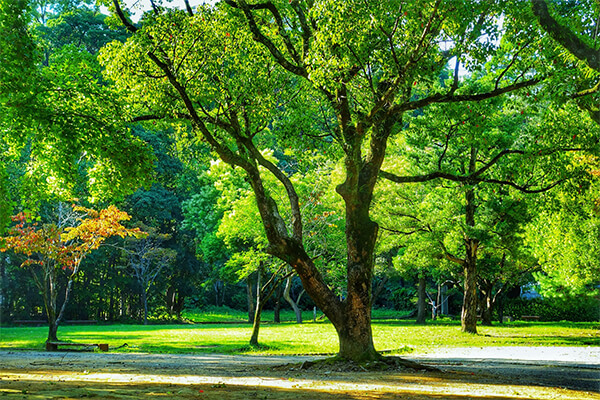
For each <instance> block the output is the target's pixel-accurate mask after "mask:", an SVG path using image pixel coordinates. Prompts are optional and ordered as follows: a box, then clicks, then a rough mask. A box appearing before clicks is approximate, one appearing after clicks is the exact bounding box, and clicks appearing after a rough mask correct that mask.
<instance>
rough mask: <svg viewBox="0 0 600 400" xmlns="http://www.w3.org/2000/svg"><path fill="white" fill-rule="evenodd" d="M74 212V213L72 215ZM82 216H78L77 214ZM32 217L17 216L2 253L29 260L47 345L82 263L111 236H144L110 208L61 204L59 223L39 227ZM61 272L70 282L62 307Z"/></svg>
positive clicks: (119, 212) (67, 300)
mask: <svg viewBox="0 0 600 400" xmlns="http://www.w3.org/2000/svg"><path fill="white" fill-rule="evenodd" d="M73 211H75V213H73ZM77 213H79V214H77ZM29 219H30V217H29V216H27V215H25V214H22V213H21V214H18V215H16V216H15V217H14V220H15V222H17V225H16V226H15V227H14V228H13V229H11V231H10V232H9V235H8V236H7V237H6V238H4V240H3V247H2V248H1V249H0V250H2V252H5V251H6V250H8V249H10V250H12V251H13V252H15V253H20V254H23V255H25V256H26V260H25V261H24V262H23V263H22V264H21V265H22V266H28V267H29V268H30V270H31V272H32V275H33V277H34V281H35V284H36V286H37V287H38V290H39V291H40V293H41V294H42V297H43V299H44V308H45V310H46V315H47V317H48V325H49V330H48V341H56V340H58V338H57V335H56V333H57V330H58V326H59V324H60V323H61V321H62V320H63V317H64V313H65V309H66V306H67V303H68V302H69V297H70V294H71V290H72V286H73V282H74V280H75V277H76V276H77V274H78V273H79V266H80V265H81V262H82V261H83V259H84V258H85V257H86V256H87V255H88V254H89V253H90V252H91V251H93V250H95V249H97V248H98V247H99V246H100V245H101V244H102V243H104V241H105V240H106V239H107V238H108V237H111V236H121V237H125V236H141V235H142V232H141V231H140V230H139V229H128V228H125V227H124V226H123V225H121V223H120V221H124V220H128V219H129V216H128V215H127V214H126V213H124V212H122V211H119V210H118V209H117V208H116V207H114V206H110V207H108V208H106V209H104V210H101V211H100V212H97V211H94V210H91V209H86V208H82V207H75V208H74V209H73V210H71V209H70V207H68V206H65V205H64V204H61V205H60V207H59V210H58V215H57V223H55V224H44V225H42V226H38V223H37V222H31V221H30V220H29ZM60 271H66V278H67V282H66V285H65V295H64V300H63V303H62V304H61V305H60V306H59V305H58V304H57V297H58V291H59V290H60V289H59V284H60V282H59V274H60Z"/></svg>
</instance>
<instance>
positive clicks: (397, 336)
mask: <svg viewBox="0 0 600 400" xmlns="http://www.w3.org/2000/svg"><path fill="white" fill-rule="evenodd" d="M598 328H599V326H598V323H561V322H559V323H549V322H542V323H540V322H530V323H523V322H513V323H508V324H503V325H495V326H492V327H478V331H479V335H470V334H463V333H461V332H460V323H459V322H458V321H449V320H446V321H431V322H430V323H428V324H427V325H424V326H420V325H416V324H415V323H414V321H411V320H402V321H398V320H395V321H394V320H385V321H375V322H374V323H373V336H374V341H375V347H376V348H377V349H380V350H382V351H386V353H390V354H403V353H407V352H410V351H412V350H413V349H414V350H416V351H421V350H426V349H428V348H435V347H460V346H480V347H483V346H516V345H527V346H599V345H600V333H599V332H600V331H599V330H598ZM251 331H252V326H251V325H250V324H248V323H239V324H238V323H235V324H232V323H228V324H185V325H146V326H144V325H94V326H62V327H60V328H59V332H58V333H59V338H60V339H61V340H66V341H72V342H81V343H108V345H109V347H110V348H111V351H120V352H150V353H230V354H238V353H251V354H259V353H260V354H265V353H268V354H282V355H286V354H288V355H290V354H333V353H336V352H337V350H338V339H337V334H336V332H335V329H334V328H333V326H332V325H331V324H330V323H328V322H325V321H322V322H317V323H314V322H312V321H309V322H307V323H304V324H300V325H299V324H295V323H290V322H286V323H281V324H273V323H263V324H262V326H261V329H260V335H259V342H260V343H261V344H262V345H264V347H258V348H252V347H249V346H248V342H249V340H250V335H251ZM47 333H48V328H47V327H0V348H5V349H16V348H26V349H38V350H41V349H43V348H44V342H45V339H46V337H47Z"/></svg>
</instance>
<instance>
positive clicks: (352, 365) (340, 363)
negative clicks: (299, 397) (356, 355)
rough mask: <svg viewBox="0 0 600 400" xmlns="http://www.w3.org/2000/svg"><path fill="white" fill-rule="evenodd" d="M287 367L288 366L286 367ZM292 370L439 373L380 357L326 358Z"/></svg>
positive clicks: (306, 362)
mask: <svg viewBox="0 0 600 400" xmlns="http://www.w3.org/2000/svg"><path fill="white" fill-rule="evenodd" d="M288 367H289V366H288ZM292 368H293V369H296V368H297V369H299V370H305V371H335V372H360V371H365V372H368V371H399V370H406V369H412V370H416V371H429V372H439V371H440V370H439V369H438V368H435V367H432V366H430V365H425V364H420V363H418V362H414V361H410V360H406V359H404V358H401V357H381V358H379V359H377V360H374V361H365V362H355V361H352V360H346V359H342V358H339V357H333V358H326V359H322V360H316V361H304V362H303V363H302V364H300V365H297V367H293V366H292Z"/></svg>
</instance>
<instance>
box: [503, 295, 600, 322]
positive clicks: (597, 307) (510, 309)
mask: <svg viewBox="0 0 600 400" xmlns="http://www.w3.org/2000/svg"><path fill="white" fill-rule="evenodd" d="M504 315H508V316H511V317H512V318H514V319H521V316H522V315H537V316H539V317H540V320H541V321H573V322H584V321H599V320H600V302H599V301H598V299H594V298H590V297H577V298H573V297H572V298H544V299H531V300H525V299H520V298H519V299H512V300H508V301H507V303H506V306H505V308H504Z"/></svg>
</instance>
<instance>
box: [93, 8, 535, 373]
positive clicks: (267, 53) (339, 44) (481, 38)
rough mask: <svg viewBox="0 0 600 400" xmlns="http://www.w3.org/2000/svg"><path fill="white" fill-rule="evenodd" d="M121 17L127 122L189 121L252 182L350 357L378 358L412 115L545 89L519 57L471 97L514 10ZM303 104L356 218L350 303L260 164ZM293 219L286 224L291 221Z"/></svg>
mask: <svg viewBox="0 0 600 400" xmlns="http://www.w3.org/2000/svg"><path fill="white" fill-rule="evenodd" d="M121 3H122V2H120V1H118V0H113V1H112V7H113V11H114V12H115V14H116V15H117V16H118V17H119V18H120V19H121V21H122V23H123V25H125V26H126V27H127V29H128V30H129V31H130V32H131V34H132V35H131V37H130V38H129V39H128V40H127V42H126V43H125V44H124V45H121V44H116V43H115V44H113V45H111V46H109V48H108V49H107V50H106V51H105V52H104V56H103V57H104V62H105V66H106V72H107V76H108V77H109V78H111V79H113V80H114V81H115V83H116V85H117V86H118V87H120V88H121V90H122V93H123V94H124V95H127V96H128V100H129V102H130V104H131V105H130V106H129V107H128V108H127V111H128V112H129V113H130V114H129V116H130V118H131V119H132V120H150V119H153V118H168V119H179V120H183V121H187V122H188V123H189V126H190V128H191V133H192V135H195V136H197V137H201V138H202V139H203V140H206V141H207V142H208V143H209V144H210V146H211V147H212V149H213V150H214V151H215V153H216V154H217V155H218V156H219V157H220V158H221V159H222V160H224V161H225V162H227V163H229V164H231V165H234V166H236V167H239V168H241V169H243V170H244V172H245V174H246V177H247V179H248V181H249V183H250V185H251V187H252V189H253V191H254V194H255V197H256V202H257V206H258V209H259V211H260V215H261V219H262V223H263V227H264V229H265V233H266V237H267V239H268V243H269V246H268V248H267V251H268V252H269V253H270V254H272V255H274V256H276V257H278V258H280V259H282V260H283V261H285V262H287V263H288V264H290V265H291V266H292V267H293V268H294V269H295V271H296V272H297V273H298V275H299V276H300V278H301V280H302V283H303V286H304V288H305V289H306V291H307V293H308V294H309V295H310V296H311V297H312V299H313V300H314V301H315V303H316V304H317V305H318V306H319V307H320V308H321V309H322V310H323V312H324V313H325V314H326V315H327V317H328V318H329V319H330V321H331V322H332V323H333V325H334V326H335V328H336V330H337V333H338V336H339V340H340V348H339V356H340V357H343V358H347V359H352V360H357V361H358V360H369V359H376V358H379V357H380V355H379V354H378V353H377V352H376V350H375V347H374V344H373V335H372V331H371V301H372V296H371V284H372V277H373V262H374V257H373V256H374V249H375V243H376V239H377V234H378V225H377V223H375V222H374V221H373V220H372V219H371V217H370V207H371V202H372V199H373V192H374V188H375V184H376V182H377V179H378V176H379V173H380V170H381V165H382V163H383V160H384V158H385V154H386V145H387V142H388V139H389V138H390V137H391V136H392V135H395V134H398V133H399V132H401V130H402V127H403V124H402V116H403V114H404V113H405V112H407V111H410V110H417V109H421V108H423V107H427V106H428V105H430V104H432V103H451V102H461V101H469V100H470V101H478V100H482V99H486V98H491V97H495V96H499V95H502V94H505V93H508V92H511V91H514V90H518V89H521V88H526V87H530V86H532V85H536V84H537V83H539V82H540V77H539V76H537V75H536V71H542V70H543V68H537V69H536V62H535V60H534V59H533V58H531V56H532V54H533V53H534V51H535V50H531V49H519V48H513V49H509V50H503V54H504V56H505V57H506V58H507V59H508V60H509V61H510V59H511V57H513V58H515V59H516V58H517V54H518V58H519V62H507V63H504V64H495V65H499V67H494V66H490V67H491V68H495V70H494V76H495V83H496V84H495V85H492V86H491V87H490V88H486V86H480V87H479V88H477V87H476V86H475V89H472V88H473V87H474V86H473V85H470V86H469V89H468V90H465V88H463V87H462V85H461V79H460V74H459V72H460V66H461V65H463V63H464V62H465V61H467V62H468V63H469V66H470V68H472V69H477V68H480V67H481V68H483V65H484V64H485V63H486V62H487V60H488V59H489V57H490V56H491V55H492V54H494V52H495V51H496V50H497V49H498V46H497V45H496V44H495V41H494V40H493V39H494V38H497V37H499V36H501V35H502V34H503V32H502V31H501V24H500V23H499V20H500V17H501V15H502V14H506V13H508V12H510V11H511V10H509V9H508V6H507V7H505V8H503V7H501V5H502V4H504V3H503V2H478V3H475V2H445V1H441V0H438V1H428V0H423V1H414V2H408V3H407V2H402V1H395V0H394V1H387V2H363V1H345V2H339V1H333V0H324V1H298V0H291V1H283V0H276V1H264V2H256V1H252V2H248V1H245V0H239V1H234V0H227V1H224V2H219V3H217V4H216V5H215V6H214V7H212V6H211V7H209V6H205V7H202V8H200V9H199V10H198V11H197V13H196V14H194V13H193V11H192V10H191V8H189V7H188V8H187V9H186V11H178V10H168V9H164V8H159V7H154V10H153V11H152V12H150V13H148V14H146V15H145V16H144V17H143V18H142V21H141V24H139V25H134V24H133V23H132V22H131V21H130V20H129V19H128V18H127V16H126V14H125V13H124V11H123V8H122V4H121ZM452 58H454V59H458V60H459V62H455V65H456V68H455V74H454V77H453V78H452V79H450V84H449V85H440V84H439V80H438V76H439V73H440V71H441V70H442V69H443V68H445V66H446V65H447V63H448V61H449V60H450V59H452ZM523 60H525V61H523ZM507 71H510V72H511V73H510V74H508V73H506V72H507ZM298 91H302V93H303V96H296V93H297V92H298ZM307 94H308V95H307ZM298 97H302V98H304V99H306V98H310V99H311V102H312V104H310V107H317V109H320V110H321V112H322V113H323V114H325V115H326V116H327V118H326V119H327V120H328V121H331V123H330V124H328V125H327V127H328V130H327V131H325V132H322V134H323V135H325V136H327V138H328V139H329V140H328V142H327V147H328V148H330V149H331V150H330V151H331V155H332V156H338V155H339V156H341V157H343V173H344V177H343V178H342V182H340V184H339V185H338V186H337V188H336V191H337V193H338V194H339V195H340V197H341V201H342V202H343V204H344V209H345V229H346V231H345V238H346V250H347V259H346V273H345V276H346V296H345V297H343V298H340V297H338V296H336V294H335V293H334V292H333V291H332V290H331V289H330V288H329V287H328V285H327V283H326V282H325V280H324V279H323V276H322V274H321V273H320V272H319V270H318V269H317V268H316V266H315V263H314V260H313V258H312V257H311V255H310V254H308V252H307V250H306V247H305V243H304V238H305V235H304V224H303V216H302V212H301V207H300V200H299V195H298V193H297V191H296V187H295V185H294V183H293V181H292V180H291V179H290V177H289V176H288V173H287V172H288V171H286V170H285V169H284V168H281V164H278V163H274V162H271V161H270V160H268V159H267V158H265V157H264V155H263V153H262V152H261V148H264V147H268V146H269V145H270V144H272V143H273V140H278V139H279V140H282V138H278V137H277V132H271V131H270V130H269V129H267V128H269V126H270V121H272V120H273V119H274V115H275V114H277V113H281V112H282V110H285V109H286V108H289V107H297V106H298V104H294V102H295V101H297V100H298ZM315 104H316V106H315ZM307 107H308V106H307ZM332 117H333V118H332ZM308 131H310V129H308ZM303 132H306V131H305V130H303V129H302V127H301V126H298V127H297V129H296V131H295V132H293V134H294V136H296V138H297V139H298V141H297V142H298V143H303V144H304V146H308V147H309V148H313V149H314V148H319V147H318V145H317V144H315V141H314V140H313V139H314V138H313V137H312V136H309V135H304V136H302V133H303ZM273 133H274V134H273ZM267 134H268V135H267ZM313 136H314V135H313ZM267 137H268V138H269V139H268V140H267ZM308 138H310V140H308ZM302 139H306V140H304V141H303V140H302ZM266 174H272V175H273V176H274V177H275V178H276V179H277V180H278V181H279V184H280V185H281V186H283V187H284V188H285V191H286V198H285V199H277V198H274V197H273V196H272V195H271V193H272V191H271V189H270V188H269V187H267V186H266V185H265V181H264V176H265V175H266ZM284 208H286V209H288V210H289V213H286V214H283V213H281V212H280V210H282V209H284ZM286 216H288V217H287V218H284V217H286Z"/></svg>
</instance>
